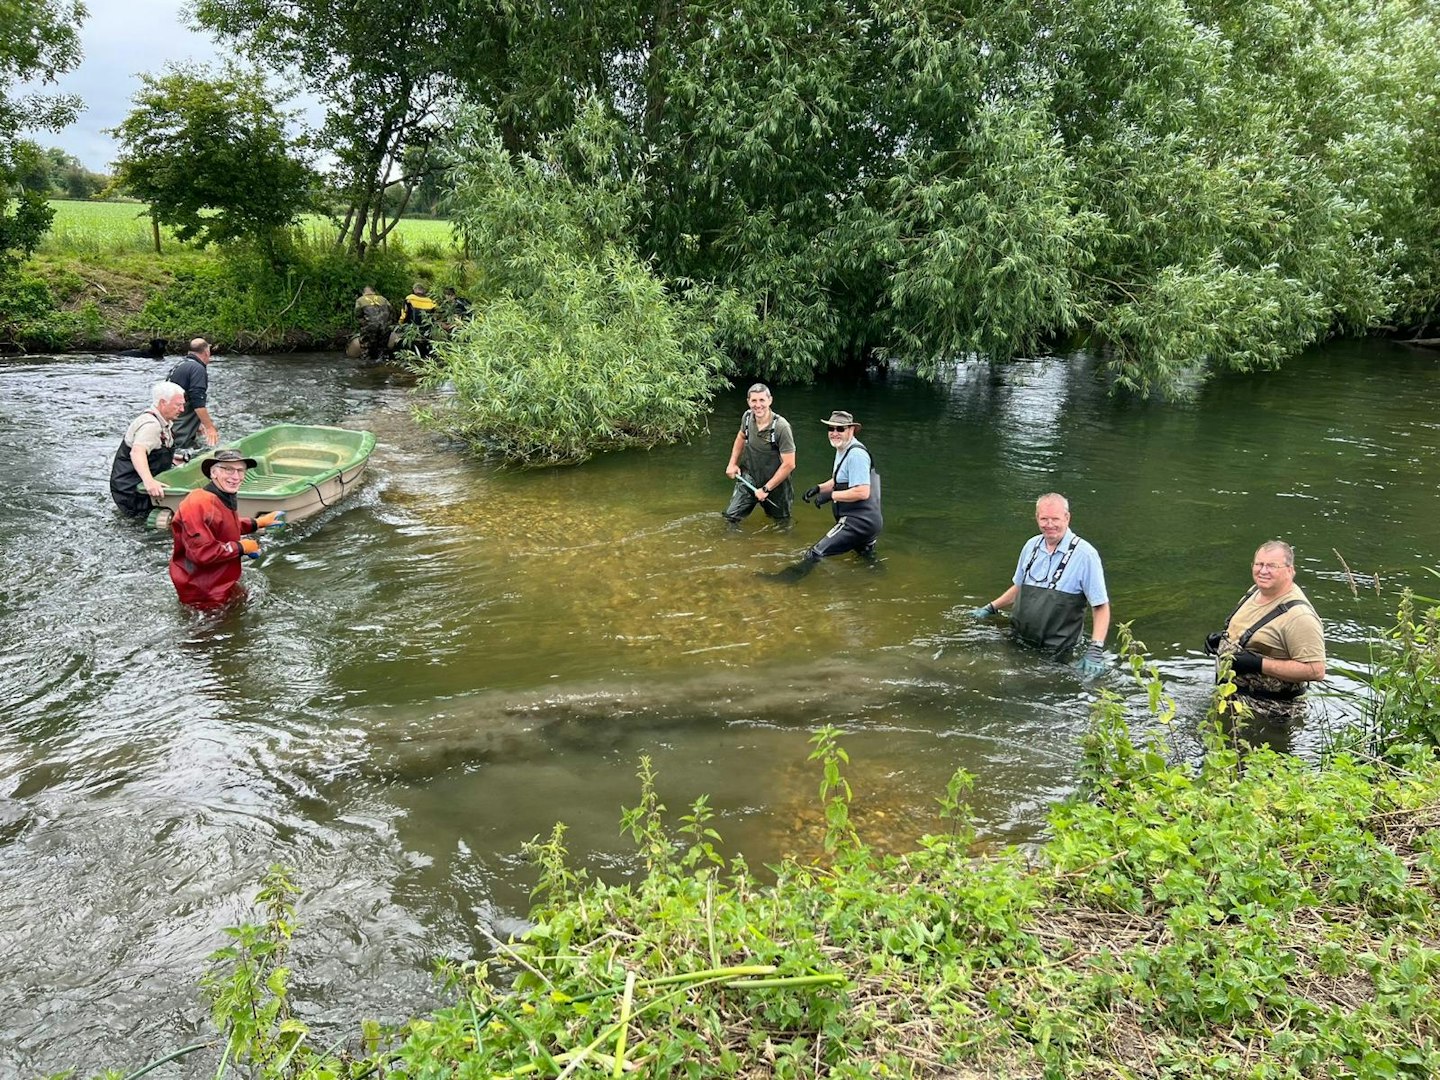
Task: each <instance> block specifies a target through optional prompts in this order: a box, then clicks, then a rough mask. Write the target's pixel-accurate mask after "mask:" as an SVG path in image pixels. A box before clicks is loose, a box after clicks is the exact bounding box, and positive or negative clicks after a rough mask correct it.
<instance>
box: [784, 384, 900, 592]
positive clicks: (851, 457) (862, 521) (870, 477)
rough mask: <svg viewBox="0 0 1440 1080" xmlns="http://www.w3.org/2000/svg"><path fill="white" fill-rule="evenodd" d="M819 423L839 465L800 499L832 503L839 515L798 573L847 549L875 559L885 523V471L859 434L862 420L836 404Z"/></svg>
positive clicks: (802, 572)
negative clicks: (882, 498) (882, 493)
mask: <svg viewBox="0 0 1440 1080" xmlns="http://www.w3.org/2000/svg"><path fill="white" fill-rule="evenodd" d="M820 422H821V423H822V424H824V425H825V428H826V432H825V435H826V438H828V439H829V440H830V448H831V449H832V450H834V451H835V465H834V467H833V468H832V469H831V470H830V479H828V480H826V481H825V482H824V483H821V484H815V485H814V486H813V487H811V488H810V490H808V491H807V492H805V494H804V495H803V496H801V498H803V499H804V500H805V501H806V502H813V503H814V505H815V506H817V507H820V506H824V505H825V504H826V503H829V504H830V506H831V508H832V510H833V511H834V514H835V527H834V528H833V529H831V530H830V531H829V532H828V533H826V534H825V535H824V536H822V537H821V538H820V539H819V540H818V541H816V543H815V546H814V547H812V548H811V549H810V550H809V551H807V552H806V553H805V559H804V562H802V563H801V564H800V566H799V568H798V569H799V571H800V575H799V576H803V574H804V573H808V572H809V571H810V570H811V569H813V568H814V567H815V565H816V564H817V563H818V562H819V561H820V560H821V559H825V558H828V557H830V556H831V555H843V554H844V553H845V552H847V551H853V552H855V553H856V554H858V555H860V556H861V557H862V558H864V559H868V560H870V561H872V562H873V561H874V559H875V540H876V538H877V537H879V535H880V532H881V530H882V529H884V527H885V519H884V517H883V516H882V515H881V512H880V473H879V472H878V471H877V470H876V468H875V462H874V460H873V459H872V458H871V456H870V451H869V450H868V449H867V448H866V446H865V444H864V443H862V442H861V441H860V440H859V439H857V438H856V437H855V434H856V432H858V431H859V430H860V424H859V423H858V422H857V421H856V419H855V417H854V416H852V415H851V414H850V413H848V412H845V411H844V410H843V409H836V410H835V411H834V412H832V413H831V414H830V415H829V416H828V417H827V418H826V419H824V420H822V421H820ZM792 576H794V575H792Z"/></svg>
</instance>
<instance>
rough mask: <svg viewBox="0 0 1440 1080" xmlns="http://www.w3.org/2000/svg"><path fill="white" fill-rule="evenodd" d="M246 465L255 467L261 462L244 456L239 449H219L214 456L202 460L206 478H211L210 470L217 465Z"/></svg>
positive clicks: (202, 468) (250, 467) (248, 467)
mask: <svg viewBox="0 0 1440 1080" xmlns="http://www.w3.org/2000/svg"><path fill="white" fill-rule="evenodd" d="M236 464H238V465H244V466H245V468H247V469H253V468H255V467H256V466H257V465H259V464H260V463H259V462H258V461H256V460H255V459H254V458H253V457H243V456H242V455H241V453H240V451H239V450H217V451H216V452H215V456H214V457H208V458H206V459H205V460H204V461H202V462H200V471H201V472H202V473H204V474H205V479H206V480H209V479H210V470H211V469H213V468H215V466H216V465H236Z"/></svg>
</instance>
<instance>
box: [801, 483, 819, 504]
mask: <svg viewBox="0 0 1440 1080" xmlns="http://www.w3.org/2000/svg"><path fill="white" fill-rule="evenodd" d="M819 494H820V485H819V484H811V485H810V486H809V487H808V488H806V489H805V494H804V495H801V496H800V498H802V499H804V500H805V501H806V502H809V501H810V500H811V499H813V498H815V496H816V495H819Z"/></svg>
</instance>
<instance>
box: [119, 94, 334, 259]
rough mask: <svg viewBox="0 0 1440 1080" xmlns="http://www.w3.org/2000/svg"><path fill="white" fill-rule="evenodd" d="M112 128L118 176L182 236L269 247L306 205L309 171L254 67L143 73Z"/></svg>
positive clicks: (310, 175) (200, 239)
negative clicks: (126, 108)
mask: <svg viewBox="0 0 1440 1080" xmlns="http://www.w3.org/2000/svg"><path fill="white" fill-rule="evenodd" d="M141 82H142V85H141V88H140V90H139V91H137V92H136V94H135V98H134V101H135V108H134V109H133V110H132V111H131V112H130V114H129V115H128V116H126V117H125V119H124V120H123V121H122V122H121V123H120V126H119V127H117V128H115V129H114V131H113V134H114V135H115V137H116V139H117V141H118V142H119V143H120V157H119V159H118V160H117V161H116V162H115V166H116V179H117V180H118V182H119V183H120V184H121V185H123V186H124V187H125V188H127V189H128V190H129V191H130V192H132V193H133V194H134V195H135V196H137V197H138V198H140V199H143V200H145V201H146V202H148V203H149V204H150V206H151V208H152V213H153V214H154V215H155V217H156V219H157V220H158V221H159V222H160V223H161V224H165V225H170V226H171V227H172V228H174V230H175V235H176V236H178V237H180V239H182V240H196V241H198V242H199V243H201V244H208V243H227V242H232V241H236V240H248V241H252V242H255V243H257V244H258V245H259V246H260V247H261V248H262V249H263V250H265V251H267V252H269V253H273V244H274V242H275V239H276V237H277V234H279V233H280V232H281V231H282V230H284V229H285V228H287V227H288V226H290V225H292V224H293V223H294V222H295V220H296V219H297V218H298V217H299V216H300V214H301V213H303V212H304V211H306V210H307V209H309V208H310V206H311V195H312V182H313V173H312V172H311V170H310V168H309V166H308V165H307V164H306V163H305V161H304V160H303V159H302V157H301V155H300V151H299V148H298V147H297V146H296V144H295V142H294V140H292V139H291V138H290V137H289V136H288V135H287V134H286V130H285V126H286V121H287V117H286V116H284V115H282V114H281V113H280V112H278V111H277V110H276V109H275V107H274V106H273V105H272V104H271V97H272V95H271V93H270V91H269V90H268V89H267V87H266V86H265V82H264V80H263V79H262V78H261V77H260V76H258V75H254V74H245V73H240V72H231V73H228V74H222V75H217V76H210V75H209V74H208V73H207V72H204V71H200V72H193V73H192V72H185V71H179V70H174V69H172V70H171V71H169V72H168V73H167V74H165V75H161V76H153V75H145V76H142V79H141Z"/></svg>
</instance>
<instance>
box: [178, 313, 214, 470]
mask: <svg viewBox="0 0 1440 1080" xmlns="http://www.w3.org/2000/svg"><path fill="white" fill-rule="evenodd" d="M210 359H211V354H210V343H209V342H208V341H206V340H205V339H204V338H203V337H197V338H192V339H191V341H190V353H189V355H187V356H186V357H185V359H184V360H181V361H180V362H179V363H178V364H176V365H175V367H174V368H172V369H171V371H170V381H171V382H172V383H174V384H175V385H176V386H178V387H180V388H181V389H182V390H184V391H185V408H184V409H183V410H182V411H181V413H180V415H179V416H178V417H176V419H175V449H176V450H195V449H199V446H200V438H199V436H201V435H203V436H204V437H205V445H206V446H214V445H215V444H216V443H218V442H219V441H220V432H219V431H218V430H217V429H216V427H215V421H214V420H212V419H210V408H209V406H208V404H207V402H208V401H209V398H210Z"/></svg>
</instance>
